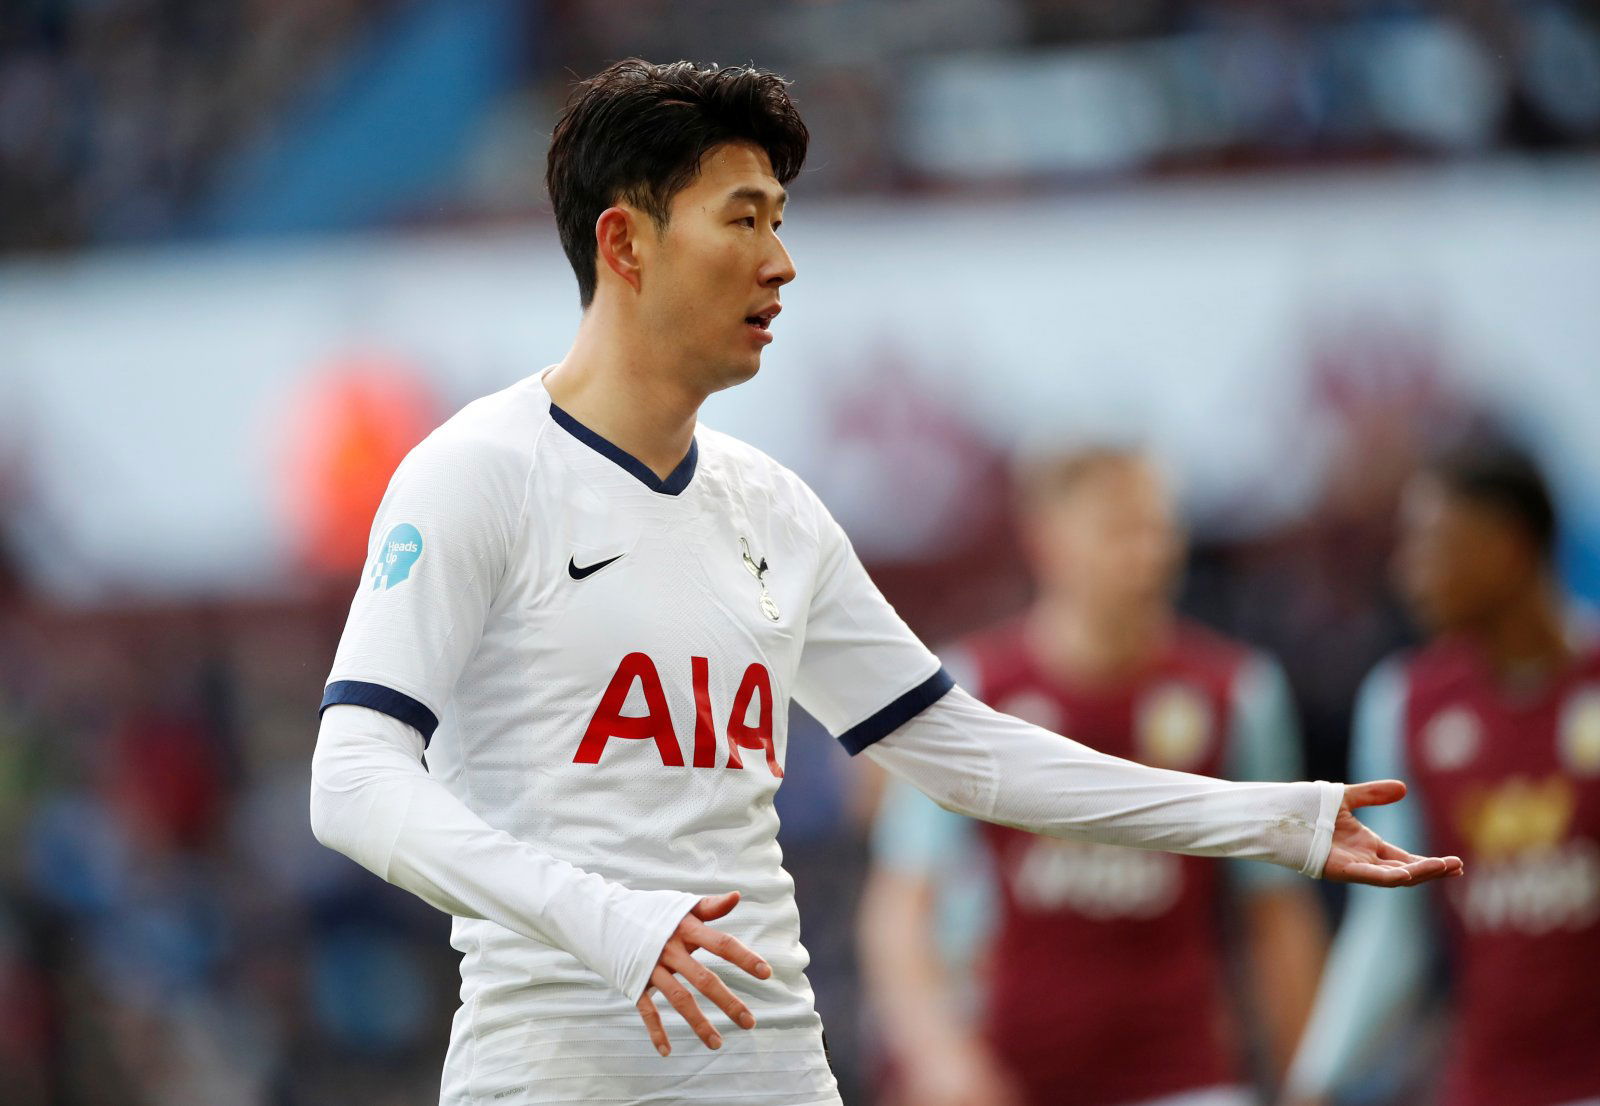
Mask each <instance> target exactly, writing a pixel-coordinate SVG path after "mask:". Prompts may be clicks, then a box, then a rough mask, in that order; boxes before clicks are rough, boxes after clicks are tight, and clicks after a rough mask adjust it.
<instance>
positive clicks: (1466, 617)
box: [1395, 474, 1537, 634]
mask: <svg viewBox="0 0 1600 1106" xmlns="http://www.w3.org/2000/svg"><path fill="white" fill-rule="evenodd" d="M1534 571H1537V558H1536V557H1534V556H1533V555H1532V552H1531V550H1530V548H1529V543H1528V541H1527V540H1526V539H1525V538H1524V537H1523V535H1522V534H1521V532H1520V531H1519V530H1518V529H1517V527H1516V526H1515V525H1514V524H1513V523H1512V522H1511V521H1510V520H1508V519H1506V518H1504V517H1503V516H1501V515H1500V514H1499V513H1498V512H1496V511H1495V510H1494V509H1493V508H1490V507H1486V506H1484V505H1483V504H1481V503H1477V502H1474V501H1472V500H1470V499H1465V498H1463V497H1461V496H1458V495H1453V494H1452V493H1451V492H1450V490H1449V489H1448V488H1446V487H1445V486H1444V485H1443V484H1441V483H1440V482H1439V481H1438V480H1437V479H1435V478H1433V477H1431V476H1428V475H1425V474H1424V475H1421V476H1417V477H1415V478H1413V479H1412V481H1411V482H1410V484H1408V485H1407V487H1406V490H1405V495H1404V496H1403V497H1402V499H1401V504H1400V543H1399V547H1398V549H1397V550H1396V552H1395V575H1396V577H1397V579H1398V581H1399V584H1400V588H1401V591H1402V592H1403V593H1404V595H1405V597H1406V600H1407V602H1408V603H1409V605H1410V607H1411V609H1412V613H1413V614H1414V615H1415V616H1416V618H1417V620H1418V622H1420V623H1421V624H1422V626H1423V628H1424V629H1426V630H1427V631H1428V632H1430V633H1435V634H1445V633H1458V632H1461V631H1470V630H1471V629H1473V628H1474V627H1475V626H1479V625H1482V624H1483V623H1484V622H1485V621H1486V620H1487V619H1489V618H1490V617H1492V616H1493V615H1494V613H1495V612H1496V611H1498V610H1500V609H1502V608H1503V607H1504V605H1505V604H1506V603H1508V602H1510V601H1513V598H1514V597H1515V596H1516V595H1518V594H1520V593H1521V592H1522V589H1523V587H1524V585H1525V584H1526V582H1527V580H1528V574H1529V573H1530V572H1534Z"/></svg>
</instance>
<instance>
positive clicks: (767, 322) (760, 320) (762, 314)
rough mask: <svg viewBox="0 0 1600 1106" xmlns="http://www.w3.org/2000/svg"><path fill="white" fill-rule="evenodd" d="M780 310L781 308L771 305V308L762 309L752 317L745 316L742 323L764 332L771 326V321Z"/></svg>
mask: <svg viewBox="0 0 1600 1106" xmlns="http://www.w3.org/2000/svg"><path fill="white" fill-rule="evenodd" d="M782 310H783V308H782V307H781V306H779V305H778V304H773V305H772V306H771V307H766V308H763V309H762V310H760V311H758V312H756V313H755V314H754V315H746V316H745V317H744V321H745V322H746V323H747V324H748V325H750V326H753V327H755V328H756V329H757V330H766V329H768V328H769V327H771V326H772V320H773V319H775V318H777V317H778V312H780V311H782Z"/></svg>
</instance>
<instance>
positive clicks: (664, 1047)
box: [634, 969, 672, 1056]
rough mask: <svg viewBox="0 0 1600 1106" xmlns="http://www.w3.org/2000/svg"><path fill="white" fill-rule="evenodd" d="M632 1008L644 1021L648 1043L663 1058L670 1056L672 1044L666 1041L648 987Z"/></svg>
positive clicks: (659, 1016) (665, 1031) (657, 1011)
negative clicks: (648, 1036) (635, 1009)
mask: <svg viewBox="0 0 1600 1106" xmlns="http://www.w3.org/2000/svg"><path fill="white" fill-rule="evenodd" d="M658 970H659V969H658ZM652 978H654V977H653V976H652ZM634 1006H635V1007H636V1008H637V1009H638V1011H639V1017H641V1018H643V1019H644V1028H645V1032H647V1033H649V1034H650V1043H651V1044H653V1045H655V1046H656V1051H657V1052H659V1053H661V1055H663V1056H669V1055H671V1053H672V1042H671V1041H669V1040H667V1030H666V1028H665V1027H664V1026H663V1025H662V1024H661V1011H659V1010H657V1009H656V1000H655V999H654V998H653V997H651V994H650V988H649V987H646V988H645V989H644V994H642V995H640V996H639V1001H638V1002H636V1003H634Z"/></svg>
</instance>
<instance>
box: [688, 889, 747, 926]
mask: <svg viewBox="0 0 1600 1106" xmlns="http://www.w3.org/2000/svg"><path fill="white" fill-rule="evenodd" d="M738 902H739V892H737V891H729V892H728V893H727V894H725V895H707V896H706V897H705V898H703V899H701V900H700V901H699V902H697V903H695V905H694V909H693V910H691V911H689V913H691V914H693V915H694V916H695V917H696V918H699V919H700V920H701V921H702V922H709V921H711V920H712V919H713V918H720V917H722V916H723V915H724V914H726V913H727V912H728V911H730V910H732V909H733V908H734V906H736V905H737V904H738Z"/></svg>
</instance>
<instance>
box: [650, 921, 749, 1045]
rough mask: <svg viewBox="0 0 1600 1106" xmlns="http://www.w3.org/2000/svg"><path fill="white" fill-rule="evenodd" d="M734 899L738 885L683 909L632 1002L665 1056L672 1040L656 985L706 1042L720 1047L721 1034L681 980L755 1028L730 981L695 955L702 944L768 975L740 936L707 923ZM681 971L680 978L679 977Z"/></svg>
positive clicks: (732, 961)
mask: <svg viewBox="0 0 1600 1106" xmlns="http://www.w3.org/2000/svg"><path fill="white" fill-rule="evenodd" d="M738 901H739V892H737V891H729V892H728V893H727V894H725V895H712V896H710V897H708V898H704V899H701V900H700V901H699V902H698V903H697V904H695V907H694V909H693V910H691V911H689V913H688V914H686V915H684V918H683V921H681V922H679V923H678V928H677V929H676V930H674V931H673V933H672V936H671V937H669V938H667V943H666V944H665V945H664V946H662V949H661V956H660V957H659V958H658V959H657V960H656V966H655V970H654V971H652V972H651V973H650V983H649V985H648V986H646V987H645V989H644V994H642V995H640V996H639V1001H638V1003H637V1004H636V1005H637V1006H638V1009H639V1016H640V1017H641V1018H643V1019H644V1025H645V1028H646V1029H647V1030H649V1032H650V1043H651V1044H653V1045H655V1046H656V1051H657V1052H659V1053H661V1055H663V1056H666V1055H669V1054H670V1053H671V1052H672V1043H671V1042H670V1041H668V1040H667V1031H666V1029H665V1028H663V1027H662V1025H661V1012H660V1011H659V1010H657V1009H656V1001H655V996H654V995H652V994H651V992H652V991H660V992H661V993H662V994H663V995H665V996H666V999H667V1001H668V1002H670V1003H671V1004H672V1008H673V1009H674V1010H676V1011H677V1012H678V1013H679V1014H681V1015H682V1016H683V1020H684V1021H686V1022H688V1023H689V1027H690V1028H691V1029H693V1030H694V1031H695V1034H696V1035H697V1036H699V1038H700V1040H701V1041H703V1042H705V1046H706V1047H707V1048H721V1047H722V1037H721V1036H720V1035H719V1034H718V1033H717V1031H716V1030H715V1029H713V1028H712V1027H711V1023H710V1022H709V1021H708V1020H706V1016H705V1014H704V1013H703V1012H702V1011H701V1009H700V1006H699V1004H698V1003H697V1002H695V999H694V996H693V995H692V994H690V993H689V988H688V987H685V986H684V982H688V983H689V984H691V985H693V987H694V989H695V990H697V991H699V992H700V993H701V994H702V995H704V996H705V997H706V998H708V999H710V1000H711V1001H712V1002H714V1003H716V1004H717V1006H718V1007H719V1008H720V1009H721V1010H722V1012H723V1013H725V1014H727V1015H728V1017H730V1018H732V1019H733V1023H734V1024H735V1025H738V1026H742V1027H743V1028H745V1029H753V1028H755V1024H756V1019H755V1015H754V1014H752V1013H750V1008H749V1007H748V1006H746V1005H745V1004H744V1003H742V1002H740V1001H739V1000H738V999H737V998H735V997H734V994H733V992H732V991H730V990H728V985H727V984H726V983H724V982H722V980H720V979H718V978H717V977H716V975H715V974H714V973H713V972H712V971H711V969H710V968H707V967H706V966H705V965H704V964H702V963H700V961H698V960H696V959H695V958H694V956H693V953H694V951H695V949H705V950H706V951H707V952H710V953H714V954H715V955H717V956H720V957H722V959H724V960H726V961H728V962H729V963H730V964H735V965H737V966H738V967H740V968H743V969H744V970H745V971H747V972H749V973H750V974H751V975H753V976H755V977H756V978H757V979H769V978H771V976H772V966H771V965H770V964H768V963H767V962H766V961H765V960H763V959H761V957H759V956H757V955H756V954H755V953H753V952H751V951H750V950H749V949H747V948H745V946H744V944H743V943H742V942H740V941H739V940H738V938H736V937H734V936H732V935H731V934H727V933H724V932H722V931H721V930H720V929H712V928H711V927H710V926H708V925H706V923H707V922H709V921H712V920H714V919H716V918H720V917H722V916H723V915H724V914H727V913H728V911H730V910H732V909H733V908H734V906H735V905H736V904H737V903H738ZM679 976H682V977H683V979H682V980H680V979H679V978H678V977H679Z"/></svg>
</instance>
